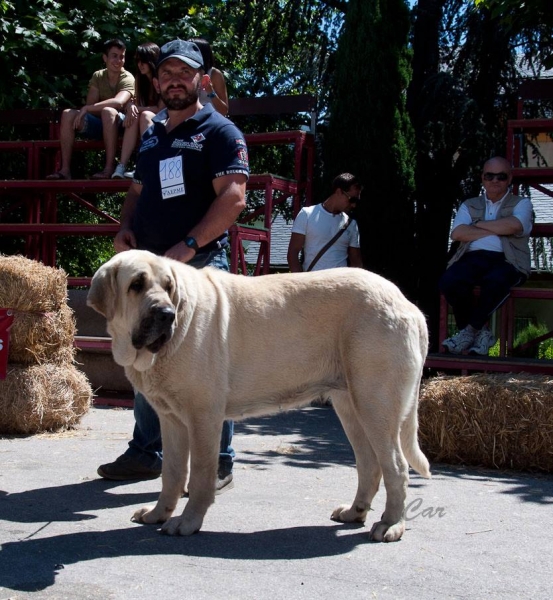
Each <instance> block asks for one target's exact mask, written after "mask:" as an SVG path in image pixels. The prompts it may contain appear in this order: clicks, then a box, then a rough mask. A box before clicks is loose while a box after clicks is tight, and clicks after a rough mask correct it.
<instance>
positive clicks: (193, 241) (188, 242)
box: [184, 236, 200, 252]
mask: <svg viewBox="0 0 553 600" xmlns="http://www.w3.org/2000/svg"><path fill="white" fill-rule="evenodd" d="M184 243H185V244H186V245H187V246H188V247H189V248H192V250H194V251H195V252H198V250H199V249H200V247H199V246H198V242H197V241H196V238H193V237H191V236H187V237H185V238H184Z"/></svg>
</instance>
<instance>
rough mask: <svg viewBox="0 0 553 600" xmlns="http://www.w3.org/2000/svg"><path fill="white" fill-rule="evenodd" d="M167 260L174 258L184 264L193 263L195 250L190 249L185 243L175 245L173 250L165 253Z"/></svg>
mask: <svg viewBox="0 0 553 600" xmlns="http://www.w3.org/2000/svg"><path fill="white" fill-rule="evenodd" d="M165 256H166V257H167V258H172V259H174V260H178V261H180V262H183V263H187V262H189V261H191V260H192V259H193V258H194V256H196V251H195V250H194V248H189V247H188V246H187V245H186V244H185V243H184V242H179V243H178V244H175V245H174V246H173V247H172V248H169V250H167V252H166V253H165Z"/></svg>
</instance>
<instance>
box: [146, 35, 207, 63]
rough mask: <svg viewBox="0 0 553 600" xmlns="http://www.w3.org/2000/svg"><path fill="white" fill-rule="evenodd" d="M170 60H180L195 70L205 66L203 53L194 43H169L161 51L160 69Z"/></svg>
mask: <svg viewBox="0 0 553 600" xmlns="http://www.w3.org/2000/svg"><path fill="white" fill-rule="evenodd" d="M169 58H178V59H179V60H182V62H185V63H186V64H187V65H189V66H190V67H192V68H193V69H199V68H200V67H203V66H204V59H203V57H202V53H201V52H200V49H199V48H198V46H196V44H194V43H193V42H185V41H184V40H173V41H172V42H167V44H165V45H163V46H162V47H161V49H160V52H159V58H158V60H157V66H158V67H159V65H160V64H161V63H162V62H165V61H166V60H167V59H169Z"/></svg>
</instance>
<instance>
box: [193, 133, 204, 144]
mask: <svg viewBox="0 0 553 600" xmlns="http://www.w3.org/2000/svg"><path fill="white" fill-rule="evenodd" d="M204 140H205V135H204V134H203V133H198V134H197V135H193V136H192V141H193V142H196V144H199V143H200V142H203V141H204Z"/></svg>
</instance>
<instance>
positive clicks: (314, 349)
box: [88, 250, 430, 542]
mask: <svg viewBox="0 0 553 600" xmlns="http://www.w3.org/2000/svg"><path fill="white" fill-rule="evenodd" d="M88 304H89V305H90V306H92V307H93V308H94V309H96V310H97V311H98V312H100V313H101V314H103V315H104V316H105V317H106V319H107V329H108V332H109V334H110V335H111V336H112V349H113V356H114V358H115V361H116V362H117V363H118V364H120V365H123V366H124V367H125V372H126V375H127V377H128V378H129V380H130V381H131V383H132V384H133V386H134V388H135V389H137V390H139V391H140V392H142V393H143V394H144V395H145V396H146V398H148V400H149V401H150V403H151V404H152V405H153V407H154V408H155V410H156V411H157V413H158V415H159V418H160V422H161V432H162V440H163V451H164V458H163V468H162V491H161V495H160V497H159V500H158V502H157V504H156V506H155V507H153V508H148V507H145V508H142V509H140V510H138V511H137V512H136V513H135V515H134V517H133V518H134V520H136V521H139V522H143V523H162V522H163V523H164V524H163V526H162V531H163V532H165V533H168V534H180V535H190V534H192V533H195V532H197V531H198V530H199V529H200V528H201V526H202V522H203V519H204V516H205V514H206V512H207V509H208V508H209V506H210V505H211V504H212V503H213V501H214V498H215V482H216V473H217V464H218V452H219V441H220V435H221V427H222V423H223V421H224V420H225V419H234V420H238V419H242V418H246V417H249V416H252V415H265V414H268V413H274V412H277V411H280V410H287V409H290V408H293V407H297V406H301V405H305V404H306V403H309V402H310V401H311V400H313V399H315V398H317V397H320V396H321V395H323V396H327V395H329V396H331V397H332V401H333V406H334V408H335V410H336V412H337V414H338V416H339V418H340V420H341V422H342V425H343V427H344V429H345V432H346V434H347V436H348V438H349V441H350V443H351V445H352V447H353V450H354V452H355V458H356V463H357V471H358V489H357V493H356V496H355V499H354V500H353V503H352V504H351V505H342V506H339V507H338V508H336V509H335V510H334V512H333V513H332V519H334V520H336V521H341V522H364V521H365V518H366V516H367V513H368V511H369V509H370V506H371V502H372V499H373V497H374V495H375V494H376V492H377V490H378V487H379V483H380V479H381V477H383V479H384V484H385V487H386V507H385V510H384V513H383V515H382V517H381V520H380V521H378V522H377V523H375V524H374V525H373V527H372V529H371V531H370V538H371V539H372V540H375V541H386V542H390V541H395V540H398V539H400V538H401V536H402V534H403V532H404V530H405V522H404V506H405V499H406V490H407V486H408V478H409V475H408V462H409V464H410V465H411V466H412V467H413V468H414V469H415V470H416V471H418V472H419V473H420V474H421V475H422V476H423V477H430V470H429V464H428V461H427V459H426V457H425V456H424V454H423V453H422V452H421V450H420V448H419V444H418V440H417V428H418V423H417V405H418V395H419V385H420V378H421V374H422V369H423V365H424V361H425V357H426V352H427V346H428V332H427V327H426V321H425V319H424V316H423V315H422V313H421V312H420V311H419V310H418V309H417V308H416V307H415V306H414V305H413V304H411V303H410V302H409V301H408V300H407V299H406V298H405V297H404V296H403V294H402V293H401V292H400V291H399V289H398V288H397V287H396V286H394V285H393V284H392V283H390V282H389V281H387V280H385V279H383V278H382V277H379V276H378V275H375V274H373V273H370V272H368V271H364V270H362V269H351V268H342V269H332V270H327V271H318V272H312V273H299V274H279V275H267V276H263V277H244V276H240V275H232V274H230V273H226V272H224V271H221V270H217V269H212V268H205V269H201V270H197V269H194V268H192V267H190V266H188V265H185V264H182V263H179V262H177V261H174V260H171V259H167V258H163V257H159V256H156V255H154V254H151V253H149V252H146V251H141V250H129V251H127V252H123V253H121V254H117V255H116V256H114V257H113V258H112V259H111V260H110V261H109V262H107V263H106V264H105V265H103V266H102V267H100V269H99V270H98V271H97V273H96V274H95V276H94V278H93V280H92V284H91V288H90V292H89V295H88ZM187 457H189V458H190V480H189V482H188V483H189V493H190V498H189V500H188V502H187V504H186V506H185V508H184V511H183V513H182V515H180V516H177V517H171V515H172V513H173V511H174V510H175V507H176V505H177V501H178V500H179V498H180V497H181V495H182V491H183V489H185V485H186V483H187V478H188V470H189V465H188V459H187Z"/></svg>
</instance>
